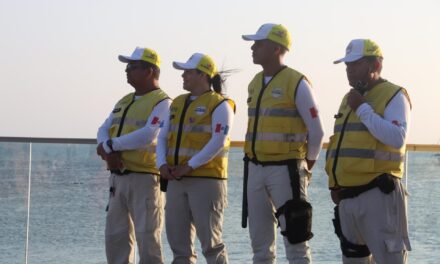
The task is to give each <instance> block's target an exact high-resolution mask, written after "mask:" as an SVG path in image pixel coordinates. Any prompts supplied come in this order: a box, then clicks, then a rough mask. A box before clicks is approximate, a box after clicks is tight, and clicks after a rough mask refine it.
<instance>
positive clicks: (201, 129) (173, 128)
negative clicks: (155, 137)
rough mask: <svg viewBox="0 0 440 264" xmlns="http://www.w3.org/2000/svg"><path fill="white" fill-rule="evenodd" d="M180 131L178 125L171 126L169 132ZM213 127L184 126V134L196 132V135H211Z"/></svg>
mask: <svg viewBox="0 0 440 264" xmlns="http://www.w3.org/2000/svg"><path fill="white" fill-rule="evenodd" d="M178 129H179V126H178V125H170V130H169V131H174V132H177V131H178ZM211 130H212V128H211V125H185V124H184V125H183V126H182V131H183V132H194V133H202V132H205V133H211Z"/></svg>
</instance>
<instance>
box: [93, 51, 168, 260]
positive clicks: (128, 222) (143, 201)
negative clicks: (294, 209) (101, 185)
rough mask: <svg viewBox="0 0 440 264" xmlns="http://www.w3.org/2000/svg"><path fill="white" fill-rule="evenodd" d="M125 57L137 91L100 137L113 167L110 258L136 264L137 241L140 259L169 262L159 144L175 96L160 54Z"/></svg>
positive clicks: (120, 105) (105, 156)
mask: <svg viewBox="0 0 440 264" xmlns="http://www.w3.org/2000/svg"><path fill="white" fill-rule="evenodd" d="M119 60H120V61H121V62H123V63H127V66H126V69H125V72H126V73H127V82H128V83H129V84H130V85H131V86H133V88H134V89H135V92H134V93H129V94H127V95H126V96H124V97H123V98H122V99H121V100H119V102H117V103H116V105H115V107H114V108H113V111H112V112H111V113H110V116H109V117H108V118H107V119H106V120H105V122H104V123H103V124H102V125H101V127H100V128H99V130H98V136H97V142H98V147H97V153H98V155H100V156H101V157H102V159H104V160H106V162H107V166H108V169H109V170H110V171H111V175H110V179H109V183H110V199H109V205H108V213H107V219H106V222H107V223H106V227H105V246H106V253H107V262H108V263H111V264H122V263H133V261H134V240H136V242H137V245H138V249H139V257H140V260H139V263H144V264H145V263H154V264H156V263H163V257H162V250H161V232H162V226H163V224H162V222H163V206H164V201H163V200H162V199H163V198H162V193H161V191H160V176H159V170H158V169H157V167H156V155H155V152H156V151H155V148H156V144H157V135H158V134H159V130H160V124H161V123H163V121H164V119H165V118H167V117H168V113H169V106H170V105H171V100H170V99H169V97H168V96H167V94H166V93H165V92H164V91H162V90H161V89H160V87H159V75H160V68H159V67H160V58H159V55H158V54H157V53H156V52H155V51H154V50H152V49H149V48H139V47H138V48H136V49H135V50H134V52H133V54H132V55H131V56H122V55H119ZM133 229H134V230H133ZM134 236H135V237H134Z"/></svg>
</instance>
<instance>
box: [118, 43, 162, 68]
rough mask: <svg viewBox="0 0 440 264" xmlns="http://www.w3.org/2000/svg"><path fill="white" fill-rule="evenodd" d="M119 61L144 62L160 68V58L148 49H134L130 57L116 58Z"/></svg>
mask: <svg viewBox="0 0 440 264" xmlns="http://www.w3.org/2000/svg"><path fill="white" fill-rule="evenodd" d="M118 59H119V61H121V62H125V63H129V62H131V61H146V62H149V63H151V64H153V65H156V66H157V67H160V57H159V55H158V54H157V52H156V51H154V50H152V49H149V48H140V47H136V49H135V50H134V51H133V53H132V54H131V56H124V55H119V56H118Z"/></svg>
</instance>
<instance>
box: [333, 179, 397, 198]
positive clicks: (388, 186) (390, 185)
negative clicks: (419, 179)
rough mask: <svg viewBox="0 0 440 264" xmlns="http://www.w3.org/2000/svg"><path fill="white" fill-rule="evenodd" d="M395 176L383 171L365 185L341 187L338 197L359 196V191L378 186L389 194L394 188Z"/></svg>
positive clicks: (362, 191)
mask: <svg viewBox="0 0 440 264" xmlns="http://www.w3.org/2000/svg"><path fill="white" fill-rule="evenodd" d="M395 180H396V177H394V176H392V175H390V174H387V173H384V174H382V175H380V176H378V177H376V178H375V179H374V180H372V181H371V182H369V183H368V184H366V185H362V186H355V187H348V188H344V189H341V190H340V191H339V192H338V196H339V199H341V200H342V199H349V198H354V197H357V196H359V195H360V194H361V193H364V192H366V191H368V190H371V189H373V188H376V187H378V188H379V189H380V190H381V191H382V192H383V193H385V194H389V193H390V192H392V191H394V189H395V188H396V184H395V182H394V181H395Z"/></svg>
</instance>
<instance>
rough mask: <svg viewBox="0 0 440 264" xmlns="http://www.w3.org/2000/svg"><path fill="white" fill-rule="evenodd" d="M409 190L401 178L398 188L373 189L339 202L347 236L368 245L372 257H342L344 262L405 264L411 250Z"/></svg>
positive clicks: (397, 184)
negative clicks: (408, 207) (385, 192)
mask: <svg viewBox="0 0 440 264" xmlns="http://www.w3.org/2000/svg"><path fill="white" fill-rule="evenodd" d="M406 208H407V193H406V190H405V188H404V187H403V185H402V183H401V181H400V180H396V189H395V190H394V191H393V192H391V193H390V194H384V193H383V192H381V191H380V190H379V188H373V189H371V190H369V191H366V192H364V193H362V194H360V195H359V196H357V197H355V198H351V199H344V200H341V202H340V203H339V217H340V220H341V228H342V233H343V234H344V236H345V238H346V239H347V240H348V241H350V242H352V243H354V244H360V245H367V246H368V249H369V250H370V252H371V254H372V256H371V255H370V257H366V258H347V257H345V256H343V257H342V259H343V263H346V264H349V263H360V264H363V263H365V264H366V263H379V264H401V263H406V261H407V251H409V250H411V245H410V242H409V238H408V224H407V211H406Z"/></svg>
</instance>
